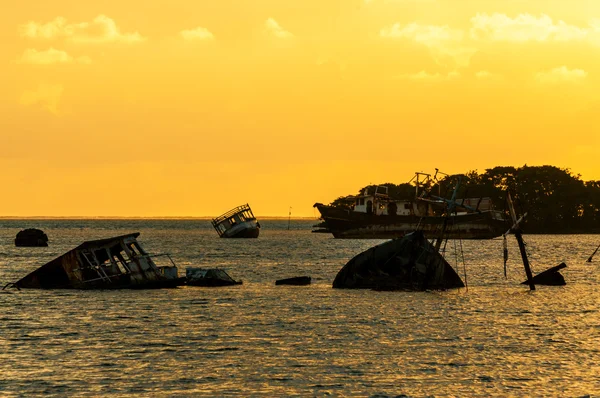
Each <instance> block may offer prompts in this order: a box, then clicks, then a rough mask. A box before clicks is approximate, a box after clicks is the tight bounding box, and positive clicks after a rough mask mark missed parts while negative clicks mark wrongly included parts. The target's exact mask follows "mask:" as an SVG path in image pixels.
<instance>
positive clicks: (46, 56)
mask: <svg viewBox="0 0 600 398" xmlns="http://www.w3.org/2000/svg"><path fill="white" fill-rule="evenodd" d="M15 62H16V63H18V64H31V65H52V64H70V63H79V64H90V63H92V60H91V59H90V58H89V57H85V56H84V57H78V58H73V57H72V56H71V55H69V54H68V53H67V52H66V51H62V50H56V49H55V48H53V47H50V48H49V49H47V50H45V51H38V50H36V49H35V48H28V49H27V50H25V51H24V52H23V55H21V57H20V58H19V59H17V60H15Z"/></svg>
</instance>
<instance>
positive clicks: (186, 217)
mask: <svg viewBox="0 0 600 398" xmlns="http://www.w3.org/2000/svg"><path fill="white" fill-rule="evenodd" d="M213 218H215V217H214V216H0V220H138V219H143V220H212V219H213ZM256 218H257V219H259V218H262V219H265V220H268V219H271V220H277V219H286V220H287V219H288V218H289V219H290V220H318V218H315V217H314V216H304V217H303V216H295V217H288V216H256Z"/></svg>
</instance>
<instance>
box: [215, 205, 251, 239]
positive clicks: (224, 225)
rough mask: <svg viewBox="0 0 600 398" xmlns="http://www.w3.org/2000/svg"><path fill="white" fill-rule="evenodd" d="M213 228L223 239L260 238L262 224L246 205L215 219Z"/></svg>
mask: <svg viewBox="0 0 600 398" xmlns="http://www.w3.org/2000/svg"><path fill="white" fill-rule="evenodd" d="M212 226H213V227H214V228H215V230H216V231H217V233H218V234H219V237H221V238H258V234H259V232H260V224H259V222H258V221H257V220H256V217H254V214H253V213H252V209H250V206H249V205H248V204H247V203H246V204H245V205H242V206H238V207H236V208H234V209H231V210H229V211H228V212H227V213H223V214H221V215H220V216H219V217H217V218H213V220H212Z"/></svg>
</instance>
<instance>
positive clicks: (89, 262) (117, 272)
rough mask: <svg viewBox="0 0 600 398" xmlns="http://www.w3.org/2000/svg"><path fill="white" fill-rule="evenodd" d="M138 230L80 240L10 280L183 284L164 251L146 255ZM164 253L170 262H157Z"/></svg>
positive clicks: (22, 283) (66, 285)
mask: <svg viewBox="0 0 600 398" xmlns="http://www.w3.org/2000/svg"><path fill="white" fill-rule="evenodd" d="M139 235H140V234H139V232H136V233H132V234H128V235H122V236H116V237H113V238H107V239H100V240H92V241H87V242H84V243H82V244H81V245H79V246H77V247H76V248H74V249H72V250H69V251H68V252H66V253H65V254H63V255H62V256H60V257H57V258H55V259H54V260H52V261H50V262H49V263H46V264H44V265H42V266H41V267H39V268H38V269H36V270H35V271H33V272H31V273H30V274H28V275H27V276H25V277H23V278H22V279H20V280H19V281H17V282H15V283H14V286H15V287H16V288H31V289H151V288H165V287H176V286H179V285H183V284H185V278H180V277H179V276H178V271H177V266H176V265H175V263H174V262H173V260H171V257H170V256H169V255H168V254H157V255H150V254H148V253H147V252H146V251H145V250H144V248H143V247H142V246H141V245H140V243H139V242H138V241H137V239H136V238H137V237H138V236H139ZM159 256H165V257H166V258H168V260H169V262H170V265H167V266H157V265H156V263H155V261H154V258H156V257H159Z"/></svg>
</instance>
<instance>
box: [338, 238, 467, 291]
mask: <svg viewBox="0 0 600 398" xmlns="http://www.w3.org/2000/svg"><path fill="white" fill-rule="evenodd" d="M333 287H334V288H339V289H375V290H408V291H422V290H427V289H434V290H444V289H453V288H460V287H464V283H463V281H462V280H461V279H460V277H459V276H458V274H457V273H456V272H455V271H454V269H453V268H452V267H451V266H450V264H448V262H447V261H446V260H445V259H444V257H443V256H442V255H441V254H439V253H438V252H437V251H436V250H435V248H434V247H433V245H432V244H431V243H430V242H429V241H428V240H427V239H426V238H425V237H424V235H423V234H422V233H421V232H420V231H417V232H413V233H410V234H407V235H406V236H405V237H403V238H399V239H393V240H390V241H387V242H384V243H382V244H380V245H377V246H374V247H372V248H370V249H368V250H366V251H364V252H362V253H360V254H358V255H357V256H355V257H354V258H353V259H351V260H350V261H349V262H348V263H347V264H346V265H345V266H344V267H343V268H342V269H341V270H340V272H338V274H337V276H336V277H335V280H334V281H333Z"/></svg>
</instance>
